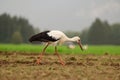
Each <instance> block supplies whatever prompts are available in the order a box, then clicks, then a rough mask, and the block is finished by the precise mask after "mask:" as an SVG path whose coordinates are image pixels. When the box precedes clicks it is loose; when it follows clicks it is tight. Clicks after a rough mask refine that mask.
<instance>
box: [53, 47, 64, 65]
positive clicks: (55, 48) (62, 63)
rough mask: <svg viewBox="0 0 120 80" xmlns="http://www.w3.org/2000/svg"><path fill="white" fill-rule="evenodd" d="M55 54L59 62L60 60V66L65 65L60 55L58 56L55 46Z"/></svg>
mask: <svg viewBox="0 0 120 80" xmlns="http://www.w3.org/2000/svg"><path fill="white" fill-rule="evenodd" d="M55 54H56V55H57V56H58V58H59V60H60V63H61V64H62V65H65V63H64V62H63V61H62V58H61V57H60V55H59V54H58V52H57V46H55Z"/></svg>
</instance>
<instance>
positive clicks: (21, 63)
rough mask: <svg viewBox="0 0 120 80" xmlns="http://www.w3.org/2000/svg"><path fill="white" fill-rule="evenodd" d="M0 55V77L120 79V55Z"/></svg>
mask: <svg viewBox="0 0 120 80" xmlns="http://www.w3.org/2000/svg"><path fill="white" fill-rule="evenodd" d="M61 57H62V58H63V60H64V61H65V63H66V65H65V66H62V65H61V64H60V63H59V61H58V58H57V56H56V55H52V54H51V55H44V56H43V59H42V63H41V64H39V65H37V64H35V62H36V59H37V58H38V55H20V54H19V55H17V53H13V54H12V55H8V54H6V55H3V54H1V55H0V80H120V55H109V54H107V55H106V54H105V55H81V54H80V55H61Z"/></svg>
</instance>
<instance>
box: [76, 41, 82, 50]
mask: <svg viewBox="0 0 120 80" xmlns="http://www.w3.org/2000/svg"><path fill="white" fill-rule="evenodd" d="M77 43H78V45H79V46H80V48H81V50H82V51H83V48H82V44H81V41H80V40H79V41H77Z"/></svg>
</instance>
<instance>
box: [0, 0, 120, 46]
mask: <svg viewBox="0 0 120 80" xmlns="http://www.w3.org/2000/svg"><path fill="white" fill-rule="evenodd" d="M52 29H55V30H61V31H63V32H65V33H66V34H67V36H69V37H73V36H75V35H78V36H80V38H81V40H82V43H83V44H94V45H103V44H104V45H106V44H110V45H120V0H0V43H14V44H21V43H29V41H28V39H29V37H30V36H32V35H33V34H36V33H39V32H41V31H44V30H52Z"/></svg>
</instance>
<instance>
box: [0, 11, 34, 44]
mask: <svg viewBox="0 0 120 80" xmlns="http://www.w3.org/2000/svg"><path fill="white" fill-rule="evenodd" d="M34 33H35V31H34V29H33V26H32V25H31V24H30V23H29V22H28V20H27V19H25V18H22V17H16V16H13V17H11V16H10V15H8V14H6V13H4V14H2V15H0V43H16V44H17V43H27V42H28V38H29V37H30V36H31V35H33V34H34Z"/></svg>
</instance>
